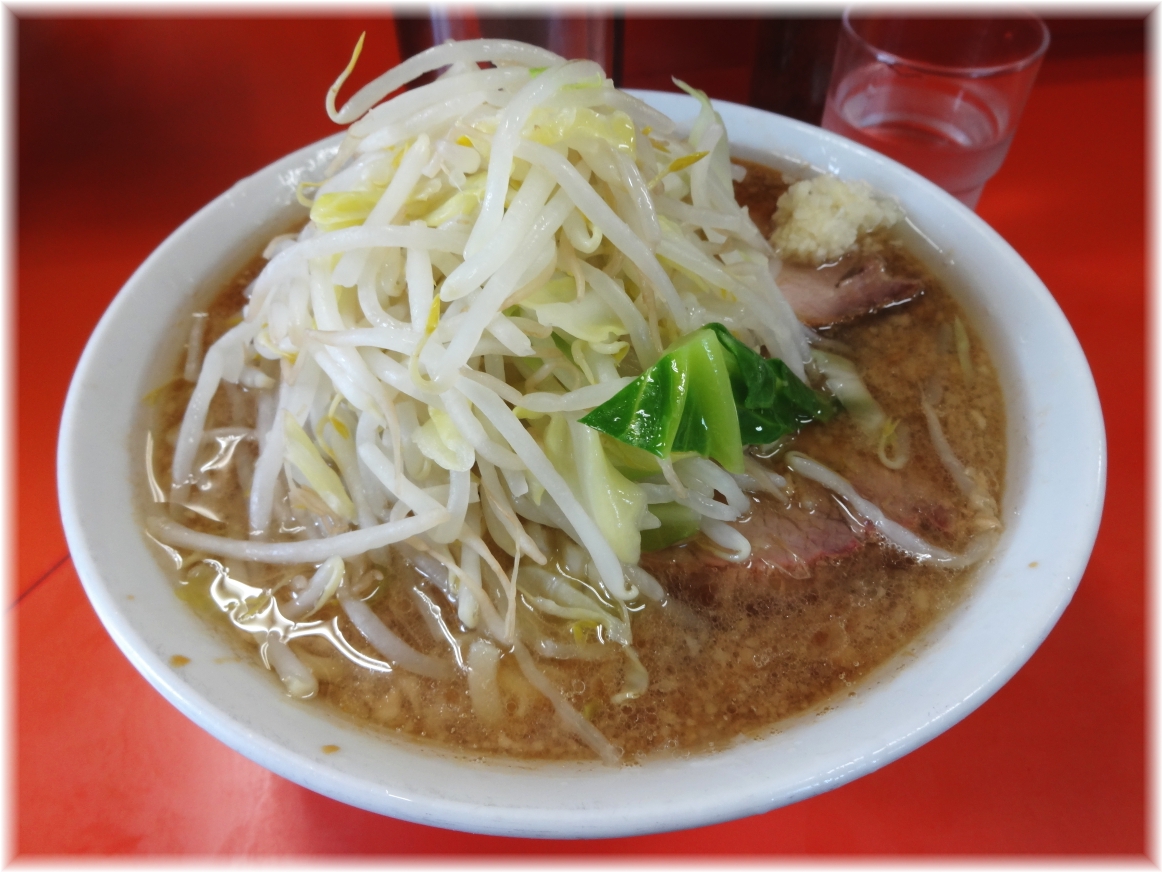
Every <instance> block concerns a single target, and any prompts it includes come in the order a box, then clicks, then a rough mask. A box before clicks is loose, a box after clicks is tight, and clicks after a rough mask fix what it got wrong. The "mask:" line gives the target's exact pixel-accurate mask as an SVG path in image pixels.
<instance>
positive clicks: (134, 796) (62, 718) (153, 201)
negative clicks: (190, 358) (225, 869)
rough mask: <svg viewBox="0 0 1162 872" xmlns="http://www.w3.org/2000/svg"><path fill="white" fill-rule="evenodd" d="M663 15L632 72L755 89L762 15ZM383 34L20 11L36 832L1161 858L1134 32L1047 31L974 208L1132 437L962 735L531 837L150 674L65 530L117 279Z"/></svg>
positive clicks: (60, 836) (301, 123) (453, 848)
mask: <svg viewBox="0 0 1162 872" xmlns="http://www.w3.org/2000/svg"><path fill="white" fill-rule="evenodd" d="M662 26H663V25H661V24H659V25H656V26H655V27H653V28H651V27H644V26H641V25H640V23H639V24H637V25H633V24H632V23H631V26H627V29H626V57H627V61H626V66H625V84H627V85H629V86H641V87H659V86H661V85H663V84H664V83H665V82H666V79H664V78H662V76H661V73H662V72H663V71H665V70H666V67H665V65H664V63H665V58H667V57H668V58H671V59H677V60H676V61H675V62H673V63H674V66H673V72H675V73H677V74H679V75H680V76H682V77H683V78H686V79H687V80H688V81H690V82H691V83H692V84H694V85H695V86H701V87H704V88H706V89H707V90H708V91H709V92H710V93H711V95H712V96H718V97H723V98H727V99H735V100H742V101H745V99H746V96H747V84H748V82H749V68H750V63H751V59H752V57H753V54H752V55H749V56H748V55H747V53H746V52H748V51H750V52H752V53H753V50H754V46H753V40H752V41H751V42H750V43H749V44H745V40H743V42H742V43H740V45H741V48H739V50H738V51H737V52H733V53H732V52H730V51H720V50H715V51H710V50H708V49H707V45H710V44H711V43H712V42H713V39H718V40H719V41H720V42H722V41H723V40H726V42H729V40H730V38H731V37H730V36H729V34H730V33H731V32H734V31H731V30H730V27H732V26H733V27H735V30H736V31H737V23H735V24H734V25H729V24H728V25H723V24H722V23H721V22H719V23H718V25H711V24H707V25H705V26H704V27H699V26H697V25H696V24H693V25H692V24H690V23H687V25H686V29H685V31H684V32H685V33H686V34H687V36H689V35H690V34H691V33H694V34H698V33H701V34H702V39H701V41H699V42H694V43H691V44H690V46H689V47H688V50H687V47H685V46H682V45H673V44H664V43H663V42H661V41H659V40H660V37H659V36H658V29H657V28H659V27H662ZM716 27H717V29H715V28H716ZM724 28H725V29H724ZM364 29H367V30H368V31H369V39H368V44H367V50H366V51H365V52H364V56H363V62H362V75H363V76H364V78H369V77H370V75H371V72H372V70H373V69H375V70H377V69H383V68H385V67H386V66H388V65H389V64H391V63H393V62H394V61H395V60H396V58H397V50H396V47H395V36H394V27H393V25H392V22H391V20H390V19H387V18H381V19H379V20H368V19H367V17H366V16H359V17H356V16H354V15H352V16H351V17H350V18H348V19H339V20H328V21H319V20H304V19H299V20H275V19H264V20H245V19H229V20H212V19H208V18H202V19H196V20H179V19H167V18H155V19H152V20H148V21H130V20H102V21H76V20H66V19H53V18H39V19H35V18H23V19H21V20H19V21H18V25H17V38H18V46H17V47H18V52H19V59H18V80H17V84H18V98H19V106H18V108H19V128H18V131H19V137H18V139H19V155H18V157H19V165H18V176H17V181H18V192H17V193H18V203H17V240H16V246H15V251H16V256H17V264H16V266H17V270H18V271H17V297H16V324H15V335H16V339H17V349H16V350H17V357H16V360H17V366H16V379H17V381H16V385H15V388H16V390H15V394H16V403H17V406H16V416H15V424H16V428H17V429H16V451H17V454H16V461H17V468H16V494H15V501H14V504H13V505H14V517H15V518H16V534H17V535H16V557H17V563H16V567H15V570H14V573H13V575H12V578H13V586H12V590H11V591H10V593H9V598H10V602H11V603H12V605H11V607H10V609H9V615H10V616H11V617H12V624H13V626H14V628H15V630H16V644H15V649H14V650H15V670H14V675H15V684H14V693H15V706H14V709H13V711H14V718H15V720H14V730H13V736H14V743H13V750H14V754H15V767H14V770H13V771H14V774H15V776H16V783H15V790H14V793H13V800H14V801H13V805H12V808H13V812H14V814H15V821H14V824H13V832H14V841H13V846H14V850H15V851H16V852H17V853H18V855H20V856H22V857H44V856H46V855H57V856H61V855H141V854H154V855H157V854H169V855H240V856H252V857H263V856H274V855H278V856H288V855H292V856H293V855H302V856H309V855H325V854H348V855H350V854H357V855H380V856H395V857H401V856H416V855H428V854H443V855H448V854H469V855H470V854H484V855H494V856H495V855H503V854H516V853H520V854H529V853H535V852H542V853H546V854H555V855H563V854H576V855H580V854H611V855H620V856H635V855H652V854H659V853H661V854H684V855H689V854H699V855H721V854H731V855H747V856H751V857H754V856H768V857H769V856H784V857H794V856H803V855H824V854H825V855H847V854H874V855H900V854H912V855H915V854H923V855H976V856H980V855H1001V854H1003V855H1010V856H1012V855H1042V856H1044V855H1061V854H1079V855H1090V856H1110V855H1121V856H1123V857H1126V856H1129V857H1133V856H1142V855H1143V854H1144V853H1145V851H1146V850H1147V836H1146V833H1147V824H1146V808H1147V803H1146V797H1147V788H1146V784H1147V781H1146V775H1145V766H1146V753H1145V748H1146V743H1145V735H1146V703H1145V699H1146V694H1145V650H1146V636H1145V628H1146V619H1145V606H1146V569H1145V521H1144V519H1145V510H1146V500H1145V476H1146V468H1147V467H1146V448H1145V439H1144V437H1145V408H1146V393H1145V361H1146V356H1145V350H1146V342H1145V338H1146V332H1145V331H1146V326H1145V325H1146V279H1145V211H1146V194H1145V154H1146V145H1145V143H1146V140H1145V100H1146V87H1145V86H1146V82H1145V75H1144V62H1143V54H1142V52H1141V50H1140V49H1139V50H1137V51H1134V50H1133V49H1132V48H1131V49H1130V50H1126V49H1125V47H1124V46H1120V45H1113V46H1112V47H1111V46H1110V45H1107V46H1106V48H1105V49H1104V50H1099V51H1092V52H1088V53H1084V54H1077V53H1074V54H1072V55H1071V54H1070V53H1068V52H1064V53H1061V54H1059V55H1058V56H1056V57H1055V56H1053V55H1052V54H1051V56H1050V58H1049V59H1048V60H1047V61H1046V63H1045V65H1044V67H1043V69H1042V72H1041V76H1040V79H1039V81H1038V83H1037V85H1036V86H1035V88H1034V90H1033V94H1032V97H1031V98H1030V100H1029V104H1028V108H1027V110H1026V112H1025V116H1024V119H1023V120H1022V121H1021V125H1020V129H1019V130H1018V133H1017V136H1016V140H1015V141H1014V143H1013V147H1012V151H1011V152H1010V154H1009V157H1008V160H1007V161H1006V163H1005V165H1004V167H1003V168H1002V169H1001V171H1000V173H999V174H998V175H997V176H996V177H995V178H994V179H993V180H992V181H991V182H990V183H989V185H988V186H987V187H986V188H985V192H984V196H983V198H982V199H981V202H980V206H979V209H978V212H979V214H980V216H981V217H982V218H984V219H985V220H986V221H988V222H989V223H990V224H991V225H992V226H993V227H994V228H996V229H997V231H998V232H1000V234H1001V235H1002V236H1003V237H1005V239H1007V240H1008V241H1009V242H1010V243H1011V244H1012V245H1013V247H1014V248H1016V250H1017V251H1018V252H1019V253H1020V254H1021V255H1022V256H1023V257H1024V258H1025V259H1026V260H1027V261H1028V262H1029V264H1030V265H1031V266H1032V267H1033V269H1034V270H1036V272H1037V273H1038V274H1039V275H1040V276H1041V278H1042V279H1043V280H1044V281H1045V284H1046V285H1048V287H1049V289H1050V290H1051V291H1052V292H1053V294H1054V296H1055V297H1056V298H1057V300H1058V302H1059V303H1060V305H1061V307H1062V308H1063V309H1064V311H1065V314H1066V315H1067V317H1068V318H1069V320H1070V322H1071V323H1072V324H1073V327H1074V329H1075V330H1076V331H1077V334H1078V337H1079V338H1080V340H1081V344H1082V346H1083V347H1084V349H1085V352H1086V354H1087V355H1088V357H1089V361H1090V365H1091V366H1092V367H1093V372H1094V376H1095V378H1096V380H1097V386H1098V391H1099V393H1100V395H1101V400H1102V406H1103V409H1104V413H1105V421H1106V428H1107V434H1108V438H1109V487H1108V492H1107V497H1106V508H1105V515H1104V519H1103V523H1102V527H1101V531H1100V533H1099V535H1098V539H1097V545H1096V548H1095V549H1094V552H1093V558H1092V560H1091V561H1090V564H1089V568H1088V571H1087V572H1086V574H1085V577H1084V579H1083V580H1082V582H1081V586H1080V588H1079V589H1078V592H1077V595H1076V596H1075V597H1074V600H1073V603H1072V604H1071V605H1070V606H1069V608H1068V609H1067V610H1066V612H1065V614H1064V616H1063V617H1062V619H1061V622H1060V623H1059V624H1058V626H1057V628H1056V629H1055V630H1054V631H1053V633H1052V634H1051V635H1050V636H1049V638H1048V640H1047V641H1046V642H1045V644H1044V645H1043V646H1042V647H1041V649H1040V650H1039V651H1038V652H1037V653H1036V654H1035V655H1034V656H1033V658H1032V659H1031V660H1030V661H1029V663H1028V665H1027V666H1026V667H1025V668H1024V669H1022V670H1021V671H1020V673H1019V674H1018V675H1017V676H1016V677H1015V678H1014V679H1013V680H1012V681H1011V682H1009V684H1008V685H1007V686H1006V687H1004V688H1003V689H1002V690H1001V691H1000V692H999V693H997V694H996V696H995V697H993V698H992V699H991V700H989V701H988V702H986V703H985V704H984V705H983V706H982V707H981V708H980V709H979V710H978V711H977V712H976V713H974V714H973V715H971V716H970V717H968V718H967V719H966V720H965V721H964V722H962V723H961V724H959V725H958V726H956V727H954V728H953V729H951V730H949V731H948V732H947V733H945V734H944V735H942V736H940V737H939V738H937V739H936V740H934V741H932V742H930V743H929V744H927V745H925V746H924V747H923V748H920V749H919V750H917V751H915V752H913V753H912V754H910V755H908V756H907V757H905V758H903V759H902V760H900V761H898V762H896V763H893V764H892V765H890V766H887V767H886V768H884V769H882V770H880V771H878V772H876V773H873V774H871V775H869V776H866V777H865V778H862V779H859V780H858V781H855V782H853V783H851V784H849V785H847V786H845V787H842V788H840V789H838V790H835V791H833V792H830V793H827V794H824V795H822V796H818V797H815V798H813V799H810V800H807V801H804V802H801V803H798V804H797V805H793V806H790V807H787V808H783V809H778V810H776V811H773V812H770V813H768V814H765V815H761V816H757V817H753V818H749V819H745V820H740V821H735V822H732V823H726V824H721V825H718V826H713V827H706V828H703V829H696V830H689V831H685V832H680V833H671V834H666V835H659V836H647V837H640V838H629V839H617V840H608V841H596V842H526V841H522V840H513V839H504V838H495V837H484V836H474V835H466V834H461V833H450V832H445V831H440V830H435V829H431V828H427V827H423V826H419V825H415V824H410V823H404V822H400V821H396V820H392V819H389V818H382V817H378V816H376V815H373V814H370V813H368V812H363V811H358V810H356V809H353V808H349V807H346V806H344V805H341V804H340V803H337V802H334V801H332V800H330V799H326V798H324V797H322V796H319V795H317V794H314V793H312V792H310V791H308V790H305V789H304V788H301V787H298V786H296V785H294V784H292V783H290V782H287V781H285V780H283V779H281V778H279V777H277V776H274V775H272V774H270V773H268V772H266V771H265V770H263V769H261V768H259V767H258V766H256V765H255V764H253V763H251V762H250V761H248V760H246V759H244V758H243V757H241V756H239V755H238V754H236V753H235V752H233V751H231V750H230V749H228V748H226V747H225V746H223V745H222V744H220V743H219V742H218V741H216V740H215V739H212V738H210V737H209V736H208V735H207V734H205V733H203V732H202V731H201V730H199V729H198V728H197V727H195V726H194V725H193V724H192V723H190V722H189V721H187V720H186V719H185V718H184V717H183V716H182V715H180V714H179V713H178V712H177V711H176V710H175V709H173V708H172V707H171V706H170V705H169V703H167V702H165V700H163V699H162V697H161V696H160V695H158V694H157V693H156V692H155V691H154V690H153V689H152V688H150V687H149V686H148V685H147V684H146V682H145V680H144V679H142V678H141V677H140V676H138V674H137V673H136V672H135V671H134V670H133V668H132V667H131V666H130V665H129V663H128V661H127V660H126V659H125V658H124V657H123V656H122V655H121V654H120V652H119V651H118V650H117V649H116V648H115V646H114V645H113V643H112V641H111V640H110V638H109V636H108V635H107V634H106V633H105V631H104V630H103V629H102V627H101V625H100V624H99V623H98V621H97V618H96V616H95V615H94V613H93V610H92V609H91V608H90V606H89V604H88V601H87V600H86V598H85V595H84V593H83V591H82V589H81V587H80V584H79V582H78V580H77V576H76V573H75V572H74V570H73V566H72V563H71V562H70V560H69V556H68V549H67V547H66V545H65V541H64V536H63V534H62V531H61V525H60V520H59V514H58V510H57V503H56V481H55V475H54V469H53V464H54V456H55V448H56V435H57V428H58V426H59V421H60V411H61V406H62V404H63V401H64V396H65V392H66V389H67V387H68V382H69V378H70V376H71V374H72V370H73V367H74V366H75V364H76V361H77V359H78V357H79V356H80V353H81V349H82V348H83V346H84V342H85V340H86V339H87V337H88V335H89V332H90V331H91V330H92V328H93V326H94V325H95V324H96V321H97V319H98V318H99V317H100V314H101V312H102V311H103V310H104V308H105V306H106V305H107V304H108V302H109V301H110V300H111V299H112V297H113V295H114V294H115V293H116V292H117V290H118V288H119V287H120V285H121V284H122V283H123V282H124V281H125V280H126V279H127V278H128V277H129V275H130V274H131V273H132V271H133V270H134V268H135V267H136V266H137V265H138V264H139V263H140V262H141V261H142V260H143V259H144V258H145V257H146V256H147V255H148V254H149V252H150V251H151V250H152V249H153V248H154V247H155V246H156V245H157V244H158V243H160V242H161V241H162V240H163V239H164V238H165V236H166V235H168V234H169V233H170V232H171V231H172V230H173V229H174V228H176V227H177V226H178V224H180V223H181V221H182V220H184V219H185V218H186V217H187V216H188V215H190V214H192V213H193V212H194V211H195V210H196V209H197V208H198V207H200V206H201V205H202V204H204V203H205V202H207V201H208V200H210V199H211V198H213V197H214V196H216V195H217V194H218V193H220V192H221V191H222V190H224V189H225V188H227V187H228V186H229V185H230V184H231V183H232V182H233V181H235V180H236V179H237V178H240V177H241V176H243V175H246V174H248V173H250V172H253V171H255V170H257V169H259V168H260V167H261V166H263V165H265V164H266V163H268V162H270V161H271V160H273V159H275V158H277V157H279V156H281V155H282V154H284V153H287V152H289V151H292V150H293V149H296V148H298V147H300V146H302V145H305V144H307V143H309V142H311V141H313V140H315V139H318V138H320V137H322V136H324V135H326V134H328V133H330V132H332V129H333V128H332V126H331V124H330V123H329V122H328V121H327V119H326V116H325V114H324V112H323V99H322V98H323V94H324V92H325V90H326V88H327V87H328V85H329V84H330V82H331V79H332V78H333V76H334V74H335V73H336V72H337V71H338V70H340V69H342V67H343V66H344V65H345V63H346V61H347V57H348V53H349V51H350V48H351V46H352V45H353V43H354V41H355V39H356V38H357V36H358V34H359V33H360V32H361V31H362V30H364ZM671 30H673V28H671ZM678 30H679V31H681V28H679V29H678ZM724 34H725V36H724ZM665 35H666V38H667V39H670V38H671V36H672V34H670V33H669V32H667V34H665ZM663 46H664V47H665V50H666V52H667V54H665V55H663V54H662V53H661V48H660V47H663ZM727 47H729V46H727Z"/></svg>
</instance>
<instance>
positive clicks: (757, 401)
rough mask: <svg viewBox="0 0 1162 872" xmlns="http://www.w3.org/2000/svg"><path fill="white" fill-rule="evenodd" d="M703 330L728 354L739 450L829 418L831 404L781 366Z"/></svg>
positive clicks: (721, 332) (723, 334) (722, 332)
mask: <svg viewBox="0 0 1162 872" xmlns="http://www.w3.org/2000/svg"><path fill="white" fill-rule="evenodd" d="M705 329H707V330H713V331H714V335H715V336H717V337H718V341H719V342H721V343H722V346H723V348H725V349H726V350H727V352H728V355H727V361H726V366H727V369H728V370H729V372H730V384H731V388H732V390H733V392H734V400H735V403H736V404H737V407H738V427H739V430H740V432H741V436H742V443H743V444H744V445H768V444H770V443H771V442H774V441H775V440H776V439H780V438H782V437H783V436H786V435H788V434H790V433H796V432H798V431H799V430H801V429H802V428H803V427H804V426H805V425H806V424H809V423H811V422H812V421H829V420H830V419H831V418H833V417H834V416H835V411H836V409H835V404H834V402H833V401H832V400H831V399H830V398H828V397H826V396H824V395H822V394H820V393H818V392H817V391H814V390H812V389H811V388H810V387H808V386H807V385H805V384H804V383H803V382H801V381H800V380H799V378H798V377H797V376H796V375H795V374H794V373H793V372H791V370H790V368H789V367H788V366H787V365H786V364H785V363H783V361H781V360H779V359H778V358H774V357H772V358H764V357H762V356H760V355H759V354H757V353H756V352H754V351H752V350H751V349H750V348H749V347H747V346H746V345H744V344H743V343H741V342H739V341H738V340H737V339H735V338H734V336H732V335H731V333H730V331H729V330H727V329H726V328H725V327H723V326H722V325H721V324H707V325H706V328H705ZM732 471H733V470H732Z"/></svg>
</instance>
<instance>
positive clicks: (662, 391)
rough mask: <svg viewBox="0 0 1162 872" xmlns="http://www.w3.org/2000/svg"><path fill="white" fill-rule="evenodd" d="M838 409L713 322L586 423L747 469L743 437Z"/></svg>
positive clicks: (766, 438) (656, 449)
mask: <svg viewBox="0 0 1162 872" xmlns="http://www.w3.org/2000/svg"><path fill="white" fill-rule="evenodd" d="M834 414H835V406H834V404H833V403H832V402H831V401H830V400H829V399H828V398H827V397H825V396H823V395H822V394H819V393H818V392H816V391H814V390H812V389H811V388H810V387H808V386H807V385H805V384H804V383H803V382H801V381H800V380H799V379H798V378H797V377H796V376H795V374H794V373H793V372H791V370H790V368H788V367H787V365H786V364H785V363H783V362H782V361H781V360H778V359H767V358H764V357H761V356H760V355H759V354H758V353H756V352H755V351H753V350H751V349H750V348H748V347H747V346H746V345H744V344H743V343H742V342H739V341H738V340H737V339H735V338H734V336H732V335H731V333H730V331H729V330H727V329H726V328H725V327H724V326H722V325H721V324H707V325H706V326H705V327H703V328H702V329H700V330H696V331H695V332H693V333H691V334H688V335H687V336H685V337H683V338H681V339H679V340H678V341H677V342H676V343H675V344H674V345H671V346H670V348H669V349H668V350H667V351H666V353H665V354H664V355H662V357H661V359H660V360H659V361H658V362H657V363H655V364H654V365H653V366H652V367H650V368H649V369H648V370H646V371H645V372H644V373H642V374H641V375H640V376H638V377H637V378H636V379H634V380H633V381H632V382H630V383H629V384H628V385H626V386H625V387H624V388H622V390H621V391H619V392H618V393H617V394H615V395H614V396H613V397H612V398H611V399H609V400H607V401H606V402H604V403H602V404H601V405H600V406H598V407H597V408H595V409H594V410H593V411H592V412H590V413H589V414H588V415H586V416H585V417H583V418H582V419H581V423H582V424H588V425H589V426H590V427H593V428H594V429H596V430H600V431H601V432H602V433H606V434H608V435H610V436H612V437H613V438H615V439H618V440H620V441H622V442H625V443H626V444H628V445H632V446H633V447H635V448H641V449H644V450H645V451H648V452H650V453H651V454H653V455H655V456H656V457H662V458H665V457H670V456H671V455H672V454H673V453H675V452H680V451H689V452H694V453H696V454H699V455H701V456H702V457H709V458H711V459H713V460H717V461H718V462H719V464H721V465H722V467H723V468H724V469H727V470H729V471H730V472H734V473H741V472H742V469H743V459H742V446H743V445H766V444H769V443H771V442H774V441H775V440H776V439H779V438H780V437H782V436H786V435H787V434H789V433H795V432H797V431H798V430H800V429H802V427H803V426H804V425H806V424H807V423H809V422H811V421H825V420H828V419H829V418H831V417H832V416H833V415H834Z"/></svg>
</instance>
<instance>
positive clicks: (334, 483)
mask: <svg viewBox="0 0 1162 872" xmlns="http://www.w3.org/2000/svg"><path fill="white" fill-rule="evenodd" d="M284 419H285V423H284V425H283V427H284V430H285V432H286V459H287V462H288V463H290V465H291V466H292V467H293V468H294V469H295V470H296V471H297V472H298V473H299V474H300V475H301V476H302V481H303V483H305V484H306V485H308V486H309V487H311V488H312V489H313V490H314V491H315V493H317V494H318V495H319V496H320V497H321V498H322V500H323V502H324V503H326V505H327V508H328V509H330V510H331V511H332V512H334V513H335V514H336V515H337V516H338V517H341V518H345V519H346V520H348V521H350V522H352V523H354V522H355V520H356V515H355V505H354V504H353V503H352V502H351V498H350V497H349V496H347V491H346V489H345V488H344V487H343V482H342V481H340V480H339V476H338V474H337V473H336V472H335V470H333V469H331V467H330V466H328V465H327V461H325V460H323V456H322V455H321V454H320V453H319V449H318V448H317V447H315V443H314V442H312V441H311V438H310V437H309V436H308V435H307V434H306V431H305V430H303V428H302V425H301V424H299V422H298V421H297V420H296V419H295V417H294V415H284Z"/></svg>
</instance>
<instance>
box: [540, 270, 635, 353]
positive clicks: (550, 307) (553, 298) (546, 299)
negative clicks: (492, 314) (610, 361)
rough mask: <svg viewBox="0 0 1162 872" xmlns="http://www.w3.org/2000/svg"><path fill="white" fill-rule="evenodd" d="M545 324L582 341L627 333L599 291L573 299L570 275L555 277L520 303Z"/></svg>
mask: <svg viewBox="0 0 1162 872" xmlns="http://www.w3.org/2000/svg"><path fill="white" fill-rule="evenodd" d="M521 306H522V308H525V309H527V310H529V311H530V312H532V313H533V315H534V316H535V317H536V319H537V321H539V322H540V323H541V324H544V325H545V326H547V327H559V328H560V329H561V330H564V331H565V332H566V333H568V334H569V335H570V336H575V337H576V338H577V339H583V340H585V341H586V342H598V343H605V342H612V341H613V340H614V339H616V338H617V337H619V336H625V335H626V334H627V333H629V330H628V329H626V326H625V324H623V323H622V321H621V319H620V318H619V317H618V316H617V314H616V313H615V312H614V311H613V308H612V307H611V306H610V305H609V304H608V303H606V302H605V300H604V299H602V297H601V296H600V295H599V294H596V293H591V294H586V295H585V296H583V297H581V298H580V299H577V284H576V282H575V281H574V280H573V277H572V276H566V277H558V278H554V279H553V280H551V281H549V282H547V283H546V284H545V286H544V287H543V288H541V289H540V290H538V291H537V292H536V293H535V294H533V295H531V296H530V297H528V298H527V299H525V300H523V301H522V302H521Z"/></svg>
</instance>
